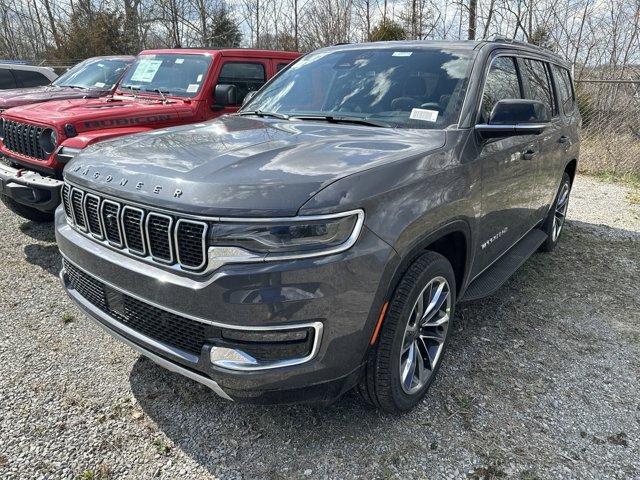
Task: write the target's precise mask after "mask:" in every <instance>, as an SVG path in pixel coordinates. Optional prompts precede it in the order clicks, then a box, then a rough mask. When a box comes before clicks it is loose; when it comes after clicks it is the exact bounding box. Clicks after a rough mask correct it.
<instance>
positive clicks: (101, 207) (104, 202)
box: [100, 198, 124, 249]
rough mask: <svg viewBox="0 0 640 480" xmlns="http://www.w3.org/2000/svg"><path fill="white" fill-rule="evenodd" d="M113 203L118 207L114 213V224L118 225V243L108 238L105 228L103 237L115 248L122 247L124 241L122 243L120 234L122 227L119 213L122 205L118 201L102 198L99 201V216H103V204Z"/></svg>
mask: <svg viewBox="0 0 640 480" xmlns="http://www.w3.org/2000/svg"><path fill="white" fill-rule="evenodd" d="M107 204H109V205H115V206H116V207H118V213H116V217H117V218H116V226H117V227H118V235H119V236H120V243H116V242H113V241H111V240H110V239H109V237H108V236H107V229H106V228H105V232H104V233H105V239H106V242H107V244H108V245H109V246H112V247H115V248H118V249H120V248H123V247H124V243H123V235H122V229H121V228H120V213H121V211H122V205H121V204H120V203H118V202H114V201H113V200H108V199H104V198H103V199H102V202H101V203H100V217H101V218H104V206H105V205H107Z"/></svg>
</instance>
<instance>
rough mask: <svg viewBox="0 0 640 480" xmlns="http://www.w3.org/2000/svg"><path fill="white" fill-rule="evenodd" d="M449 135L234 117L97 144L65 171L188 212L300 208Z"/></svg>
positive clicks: (276, 212) (263, 212)
mask: <svg viewBox="0 0 640 480" xmlns="http://www.w3.org/2000/svg"><path fill="white" fill-rule="evenodd" d="M444 143H445V133H444V131H439V130H419V131H417V130H397V129H387V128H376V127H362V126H351V125H344V124H340V125H335V124H327V123H323V122H312V121H276V120H266V119H265V120H258V119H254V118H249V117H240V116H226V117H222V118H220V119H218V120H216V121H213V122H209V123H206V124H200V125H190V126H185V127H179V128H174V129H170V130H156V131H154V132H149V133H146V134H140V135H133V136H128V137H123V138H120V139H117V140H113V141H108V142H104V143H100V144H97V145H94V146H92V147H89V148H88V149H87V150H85V151H84V152H82V153H81V154H80V155H78V156H77V157H76V158H75V159H74V160H73V161H72V162H71V163H69V165H67V168H66V169H65V177H66V178H67V179H68V180H70V181H72V182H74V183H76V184H78V185H81V186H84V187H87V188H91V189H95V190H98V191H100V192H102V193H104V194H109V195H113V196H115V197H118V198H123V199H128V200H129V201H133V202H140V203H145V204H151V205H154V206H156V207H161V208H167V209H171V210H176V211H182V212H184V213H192V214H198V215H211V216H217V215H222V216H224V215H229V216H231V215H246V216H292V215H295V214H296V213H297V211H298V210H299V208H300V207H301V206H302V205H303V204H304V203H305V202H306V201H307V200H308V199H309V198H311V197H312V196H313V195H315V194H316V193H317V192H318V191H320V190H322V189H323V188H325V187H326V186H327V185H329V184H331V183H333V182H335V181H336V180H339V179H340V178H342V177H345V176H348V175H351V174H353V173H355V172H359V171H362V170H366V169H371V168H374V167H376V166H378V165H382V164H386V163H388V162H393V161H397V160H402V159H406V158H409V157H415V156H421V155H424V154H425V153H427V152H429V151H432V150H434V149H437V148H439V147H442V146H443V145H444Z"/></svg>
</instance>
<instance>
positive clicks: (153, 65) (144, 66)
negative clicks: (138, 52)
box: [131, 60, 162, 83]
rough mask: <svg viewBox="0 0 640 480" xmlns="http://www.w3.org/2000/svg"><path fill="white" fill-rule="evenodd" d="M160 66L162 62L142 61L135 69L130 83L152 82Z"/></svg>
mask: <svg viewBox="0 0 640 480" xmlns="http://www.w3.org/2000/svg"><path fill="white" fill-rule="evenodd" d="M161 65H162V60H143V61H141V62H140V63H139V64H138V66H137V67H136V71H135V72H133V75H131V81H132V82H145V83H149V82H153V79H154V77H155V76H156V73H158V70H159V69H160V66H161Z"/></svg>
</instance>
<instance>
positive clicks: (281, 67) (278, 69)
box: [276, 63, 289, 72]
mask: <svg viewBox="0 0 640 480" xmlns="http://www.w3.org/2000/svg"><path fill="white" fill-rule="evenodd" d="M287 65H289V64H288V63H279V64H278V65H276V72H279V71H280V70H282V69H283V68H284V67H286V66H287Z"/></svg>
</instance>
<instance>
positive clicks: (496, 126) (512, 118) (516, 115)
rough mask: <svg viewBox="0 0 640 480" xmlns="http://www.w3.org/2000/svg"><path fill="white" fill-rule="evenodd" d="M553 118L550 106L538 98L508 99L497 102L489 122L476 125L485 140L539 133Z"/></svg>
mask: <svg viewBox="0 0 640 480" xmlns="http://www.w3.org/2000/svg"><path fill="white" fill-rule="evenodd" d="M550 120H551V113H550V112H549V108H548V107H547V106H546V105H545V104H544V103H542V102H539V101H537V100H521V99H515V98H513V99H506V100H500V101H499V102H498V103H496V104H495V106H494V107H493V110H492V111H491V115H490V117H489V122H488V123H483V124H479V125H476V126H475V130H476V132H478V135H480V138H482V139H483V140H488V139H491V138H506V137H513V136H517V135H539V134H541V133H542V132H543V131H544V129H545V128H546V127H547V124H548V123H549V121H550Z"/></svg>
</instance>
